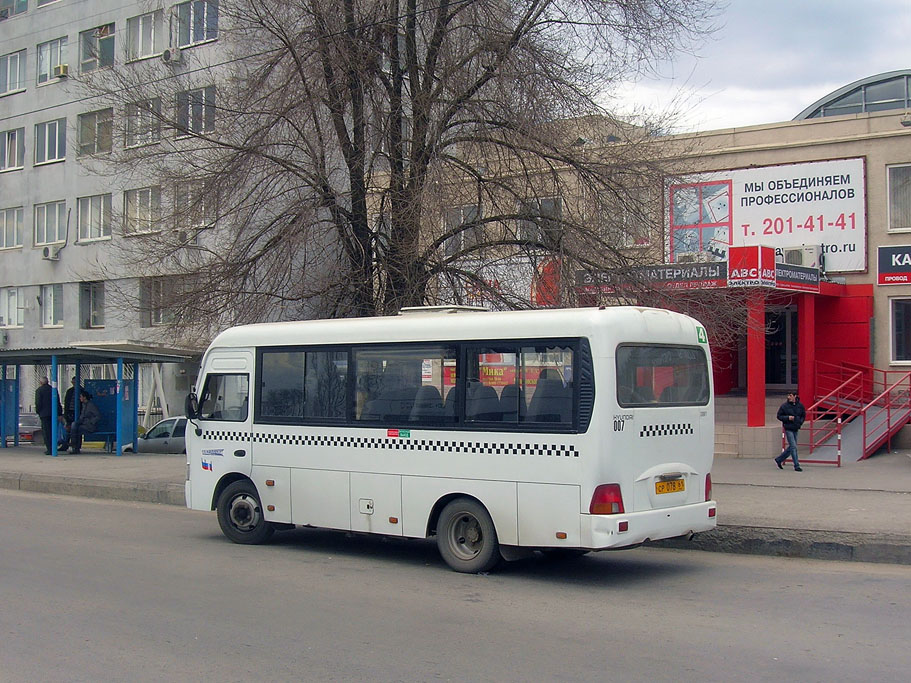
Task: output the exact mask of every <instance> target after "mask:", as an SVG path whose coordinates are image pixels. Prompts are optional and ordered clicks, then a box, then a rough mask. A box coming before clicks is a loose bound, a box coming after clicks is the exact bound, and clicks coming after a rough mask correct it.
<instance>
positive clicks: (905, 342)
mask: <svg viewBox="0 0 911 683" xmlns="http://www.w3.org/2000/svg"><path fill="white" fill-rule="evenodd" d="M889 303H890V306H891V309H892V311H891V313H892V362H893V363H911V299H891V300H890V302H889Z"/></svg>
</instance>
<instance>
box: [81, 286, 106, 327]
mask: <svg viewBox="0 0 911 683" xmlns="http://www.w3.org/2000/svg"><path fill="white" fill-rule="evenodd" d="M79 318H80V321H81V322H80V325H81V327H82V328H83V329H86V330H88V329H92V328H95V327H104V283H103V282H83V283H82V284H81V285H79Z"/></svg>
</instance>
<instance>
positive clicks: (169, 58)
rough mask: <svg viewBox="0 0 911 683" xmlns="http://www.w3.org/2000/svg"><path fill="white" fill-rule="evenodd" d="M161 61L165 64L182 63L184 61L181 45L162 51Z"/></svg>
mask: <svg viewBox="0 0 911 683" xmlns="http://www.w3.org/2000/svg"><path fill="white" fill-rule="evenodd" d="M161 61H163V62H164V63H165V64H180V63H181V62H182V61H183V54H182V53H181V51H180V48H179V47H169V48H167V49H166V50H165V51H164V52H162V53H161Z"/></svg>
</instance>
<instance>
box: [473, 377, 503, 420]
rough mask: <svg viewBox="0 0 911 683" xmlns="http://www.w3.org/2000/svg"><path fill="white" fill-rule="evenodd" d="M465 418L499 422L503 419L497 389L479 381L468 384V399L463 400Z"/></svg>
mask: <svg viewBox="0 0 911 683" xmlns="http://www.w3.org/2000/svg"><path fill="white" fill-rule="evenodd" d="M465 419H467V420H477V421H483V422H499V421H501V420H502V419H503V411H502V410H501V409H500V398H499V397H498V396H497V390H496V389H494V388H493V387H488V386H485V385H483V384H481V383H480V382H473V383H472V384H470V385H469V391H468V400H467V401H466V402H465Z"/></svg>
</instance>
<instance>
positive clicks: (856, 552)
mask: <svg viewBox="0 0 911 683" xmlns="http://www.w3.org/2000/svg"><path fill="white" fill-rule="evenodd" d="M649 545H651V546H655V547H659V548H677V549H685V550H707V551H710V552H720V553H737V554H740V555H771V556H773V557H800V558H807V559H814V560H837V561H840V562H878V563H884V564H911V537H909V536H897V535H890V534H870V533H858V532H850V531H822V530H816V529H784V528H775V527H752V526H734V525H719V526H718V527H716V528H715V529H713V530H712V531H707V532H705V533H701V534H697V535H696V536H694V537H693V538H691V539H689V540H687V539H685V538H671V539H667V540H664V541H655V542H651V543H649Z"/></svg>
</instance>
